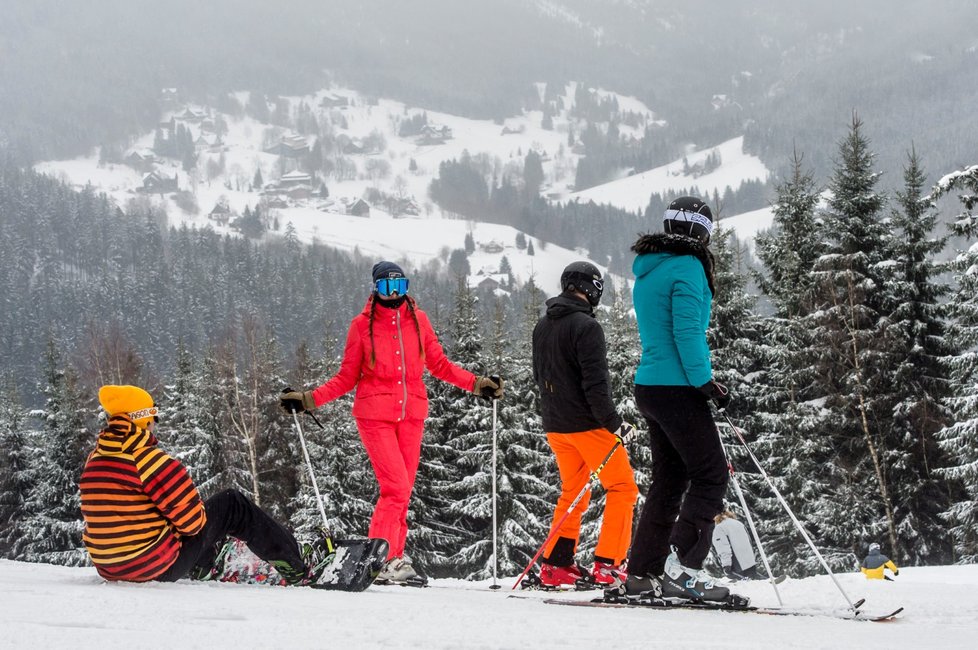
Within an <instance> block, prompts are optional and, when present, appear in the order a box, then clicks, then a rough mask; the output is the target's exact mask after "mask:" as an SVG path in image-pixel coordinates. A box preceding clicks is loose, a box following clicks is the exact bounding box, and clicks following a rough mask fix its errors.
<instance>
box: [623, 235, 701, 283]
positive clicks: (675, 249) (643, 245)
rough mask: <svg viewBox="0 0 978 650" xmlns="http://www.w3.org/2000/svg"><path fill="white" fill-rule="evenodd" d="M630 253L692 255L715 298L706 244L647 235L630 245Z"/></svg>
mask: <svg viewBox="0 0 978 650" xmlns="http://www.w3.org/2000/svg"><path fill="white" fill-rule="evenodd" d="M632 251H633V252H634V253H637V254H638V255H649V254H652V253H667V254H669V255H692V256H694V257H696V259H698V260H699V261H700V264H702V265H703V271H704V272H705V273H706V282H707V284H708V285H709V287H710V293H712V294H713V295H714V296H716V294H717V290H716V285H715V284H714V278H713V264H714V260H713V253H711V252H710V249H709V248H707V246H706V244H704V243H702V242H701V241H699V240H698V239H693V238H692V237H686V236H684V235H671V234H666V233H653V234H647V235H642V236H641V237H639V238H638V241H636V242H635V243H634V244H633V245H632Z"/></svg>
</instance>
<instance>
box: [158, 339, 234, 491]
mask: <svg viewBox="0 0 978 650" xmlns="http://www.w3.org/2000/svg"><path fill="white" fill-rule="evenodd" d="M197 366H198V364H196V363H195V362H194V355H193V354H191V352H190V351H189V350H188V349H187V348H186V346H184V345H183V343H182V342H181V343H180V344H179V345H178V349H177V367H176V374H175V375H174V377H173V381H172V382H171V383H169V384H167V385H166V386H165V387H164V389H163V396H162V399H159V400H157V403H158V404H159V407H160V424H159V425H158V432H157V435H158V437H159V438H160V441H161V443H160V444H161V446H162V447H163V449H165V450H166V452H167V453H168V454H170V455H171V456H173V457H174V458H176V459H178V460H179V461H180V462H181V463H183V465H184V466H185V467H186V468H187V471H188V472H190V476H191V478H192V479H193V480H194V484H195V485H196V486H197V490H198V491H199V492H200V494H201V496H202V497H203V498H205V499H206V498H208V497H210V496H213V495H214V494H215V493H216V492H217V489H216V482H217V480H218V476H219V474H220V473H219V471H218V459H217V458H216V457H215V455H216V451H217V449H216V447H217V444H218V443H217V442H216V441H215V440H213V439H211V437H210V436H209V435H208V434H209V433H211V432H208V431H207V429H206V427H205V423H206V422H207V419H208V418H207V412H208V411H209V410H210V409H211V406H210V405H208V404H207V402H206V401H205V398H204V394H203V391H202V390H201V388H202V387H201V377H200V375H199V374H198V372H197Z"/></svg>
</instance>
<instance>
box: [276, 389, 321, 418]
mask: <svg viewBox="0 0 978 650" xmlns="http://www.w3.org/2000/svg"><path fill="white" fill-rule="evenodd" d="M278 399H279V406H281V407H282V410H283V411H285V412H286V413H292V411H295V412H296V413H302V412H303V411H311V410H313V409H315V408H316V400H315V399H313V397H312V391H311V390H307V391H305V392H299V391H297V390H292V389H290V388H286V389H285V390H283V391H282V395H281V396H279V398H278Z"/></svg>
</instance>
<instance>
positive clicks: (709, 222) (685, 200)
mask: <svg viewBox="0 0 978 650" xmlns="http://www.w3.org/2000/svg"><path fill="white" fill-rule="evenodd" d="M662 227H663V229H664V230H665V231H666V232H667V233H670V234H673V235H685V236H687V237H692V238H694V239H698V240H700V241H701V242H703V243H704V244H709V243H710V235H712V234H713V213H712V212H711V211H710V206H708V205H707V204H706V202H705V201H703V199H698V198H696V197H695V196H681V197H679V198H678V199H676V200H674V201H673V202H672V203H670V204H669V207H668V208H666V212H665V214H663V215H662Z"/></svg>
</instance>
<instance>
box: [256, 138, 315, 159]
mask: <svg viewBox="0 0 978 650" xmlns="http://www.w3.org/2000/svg"><path fill="white" fill-rule="evenodd" d="M265 153H271V154H275V155H277V156H283V157H285V158H299V157H300V156H304V155H305V154H307V153H309V141H308V140H306V138H305V137H303V136H301V135H298V134H295V133H289V134H286V135H283V136H282V137H281V138H280V139H279V141H278V142H276V143H275V144H274V145H272V146H271V147H269V148H268V149H266V150H265Z"/></svg>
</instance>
